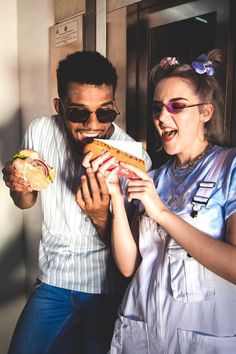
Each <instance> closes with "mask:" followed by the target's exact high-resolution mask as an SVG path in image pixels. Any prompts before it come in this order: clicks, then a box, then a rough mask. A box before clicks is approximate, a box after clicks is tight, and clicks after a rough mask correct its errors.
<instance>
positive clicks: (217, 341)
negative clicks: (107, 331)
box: [98, 50, 236, 354]
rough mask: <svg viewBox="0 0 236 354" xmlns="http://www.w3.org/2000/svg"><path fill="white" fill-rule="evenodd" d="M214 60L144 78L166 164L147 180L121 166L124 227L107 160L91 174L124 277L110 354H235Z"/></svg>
mask: <svg viewBox="0 0 236 354" xmlns="http://www.w3.org/2000/svg"><path fill="white" fill-rule="evenodd" d="M220 61H221V56H220V53H219V51H218V50H214V51H211V52H209V53H208V55H207V56H206V55H202V56H200V57H199V58H198V59H197V60H196V61H195V62H193V63H192V64H191V65H187V64H183V65H181V64H179V63H178V62H177V60H176V59H175V58H164V59H163V60H162V61H161V62H160V64H159V65H157V66H156V67H155V68H154V69H153V71H152V79H153V80H154V85H155V90H154V101H153V122H154V124H155V127H156V129H157V132H158V133H159V135H160V137H161V139H162V142H163V147H164V149H165V151H166V152H167V153H168V154H169V155H170V156H171V157H172V158H171V159H170V160H169V161H168V162H167V163H166V164H165V165H164V166H162V167H161V168H159V169H157V170H155V171H152V172H151V173H150V174H149V175H147V174H145V173H143V172H142V171H140V170H138V169H137V168H135V167H132V166H131V165H125V164H124V166H126V167H127V168H128V169H129V170H131V171H133V172H135V173H136V174H137V176H138V177H139V179H137V180H130V181H129V183H128V187H127V197H128V200H129V201H132V200H133V199H138V200H140V202H141V203H140V210H139V217H138V218H136V220H135V222H134V225H132V228H130V227H129V223H128V220H127V217H126V214H125V209H124V204H123V197H122V193H121V189H120V187H119V184H118V180H117V178H116V176H115V173H116V170H113V171H112V172H108V171H107V168H108V167H109V165H110V164H111V163H112V159H111V160H110V161H108V162H105V163H104V164H103V165H102V166H101V167H100V168H99V172H98V177H99V178H100V181H101V183H103V179H104V175H105V176H106V180H107V183H108V188H109V193H110V195H111V202H112V211H113V226H112V248H113V254H114V258H115V261H116V264H117V266H118V268H119V270H120V271H121V273H123V274H124V275H125V276H127V277H129V276H132V275H133V279H132V281H131V283H130V285H129V287H128V289H127V291H126V294H125V297H124V299H123V303H122V305H121V307H120V313H119V318H118V319H117V321H116V325H115V330H114V335H113V340H112V344H111V354H118V353H122V354H132V353H135V354H137V353H139V354H148V353H149V354H159V353H168V354H177V353H184V354H189V353H191V354H194V353H198V354H203V353H210V354H213V353H214V354H215V353H220V354H226V353H227V354H228V353H230V354H231V353H235V350H236V285H235V284H236V149H235V148H232V149H228V148H225V147H222V138H221V137H222V130H221V129H220V121H221V118H222V117H221V108H222V102H223V100H222V93H221V90H220V87H219V84H218V83H217V80H216V77H215V76H216V67H217V64H219V63H220ZM101 159H102V158H101ZM100 162H102V161H101V160H100ZM138 221H139V227H137V225H135V224H137V222H138Z"/></svg>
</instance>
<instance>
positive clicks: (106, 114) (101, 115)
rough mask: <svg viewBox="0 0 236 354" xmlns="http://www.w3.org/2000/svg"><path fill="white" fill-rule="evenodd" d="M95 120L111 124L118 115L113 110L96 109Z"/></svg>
mask: <svg viewBox="0 0 236 354" xmlns="http://www.w3.org/2000/svg"><path fill="white" fill-rule="evenodd" d="M96 115H97V119H98V120H99V122H101V123H108V122H113V121H114V120H115V119H116V117H117V115H118V113H117V112H116V111H114V109H97V111H96Z"/></svg>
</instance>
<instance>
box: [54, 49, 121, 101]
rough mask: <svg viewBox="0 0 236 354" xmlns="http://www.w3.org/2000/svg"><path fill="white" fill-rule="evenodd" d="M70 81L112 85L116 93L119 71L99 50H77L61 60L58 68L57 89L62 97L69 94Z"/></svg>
mask: <svg viewBox="0 0 236 354" xmlns="http://www.w3.org/2000/svg"><path fill="white" fill-rule="evenodd" d="M69 82H75V83H78V84H91V85H102V84H106V85H111V86H112V87H113V95H115V91H116V86H117V72H116V69H115V67H114V66H113V65H112V64H111V62H110V61H109V60H108V59H107V58H105V57H104V56H103V55H101V54H100V53H98V52H95V51H80V52H75V53H73V54H69V55H68V56H67V57H66V58H65V59H63V60H61V61H60V62H59V65H58V68H57V89H58V95H59V97H60V98H61V99H63V98H64V97H65V96H66V94H67V85H68V83H69Z"/></svg>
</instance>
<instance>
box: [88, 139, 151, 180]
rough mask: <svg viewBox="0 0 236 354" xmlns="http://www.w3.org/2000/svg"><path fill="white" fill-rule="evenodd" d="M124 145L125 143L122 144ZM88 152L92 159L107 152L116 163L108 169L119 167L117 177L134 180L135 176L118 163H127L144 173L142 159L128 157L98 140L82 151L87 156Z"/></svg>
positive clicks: (126, 154) (128, 155)
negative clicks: (91, 154)
mask: <svg viewBox="0 0 236 354" xmlns="http://www.w3.org/2000/svg"><path fill="white" fill-rule="evenodd" d="M124 143H125V142H124ZM89 151H91V152H92V153H93V159H95V158H97V157H98V156H100V155H101V154H102V153H104V152H105V151H108V152H109V153H110V154H111V155H112V156H114V157H115V158H116V161H117V162H116V163H115V164H114V165H112V166H111V167H110V169H113V168H114V167H117V166H119V171H118V175H119V176H122V177H126V178H129V179H136V178H137V176H136V175H135V174H134V173H133V172H131V171H129V170H127V169H126V168H124V167H123V166H121V165H120V164H119V163H120V162H125V163H129V164H131V165H133V166H136V167H138V168H139V169H140V170H142V171H144V172H146V167H145V164H144V161H143V160H142V159H139V158H138V157H136V156H133V155H130V154H128V153H126V152H124V151H122V150H120V149H118V148H115V147H114V146H111V145H109V144H106V143H104V142H103V141H100V140H93V141H92V142H91V143H89V144H86V145H85V147H84V150H83V153H84V155H85V154H87V153H88V152H89Z"/></svg>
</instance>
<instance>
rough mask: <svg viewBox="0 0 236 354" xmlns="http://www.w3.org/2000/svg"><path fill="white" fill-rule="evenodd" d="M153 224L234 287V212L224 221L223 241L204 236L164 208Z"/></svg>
mask: <svg viewBox="0 0 236 354" xmlns="http://www.w3.org/2000/svg"><path fill="white" fill-rule="evenodd" d="M156 221H157V222H159V223H160V225H161V226H162V227H163V228H164V229H165V230H166V231H167V232H168V233H169V234H170V236H171V237H173V238H174V239H175V241H176V242H178V243H179V244H180V245H181V246H182V247H183V248H184V249H185V250H186V252H188V253H189V254H191V256H192V257H193V258H194V259H196V260H197V261H198V262H199V263H201V264H202V265H203V266H204V267H206V268H208V269H209V270H211V271H212V272H214V273H216V274H217V275H219V276H220V277H222V278H224V279H226V280H228V281H230V282H232V283H234V284H236V213H233V214H232V215H231V216H230V217H229V219H228V221H227V242H223V241H220V240H216V239H214V238H213V237H211V236H209V235H206V234H204V233H203V232H201V231H200V230H198V229H196V228H195V227H193V226H192V225H190V224H188V223H187V222H185V221H184V220H182V219H181V218H180V217H178V216H177V215H175V214H174V213H172V212H170V211H169V210H167V209H166V210H163V211H162V212H161V213H159V215H158V216H157V218H156Z"/></svg>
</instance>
